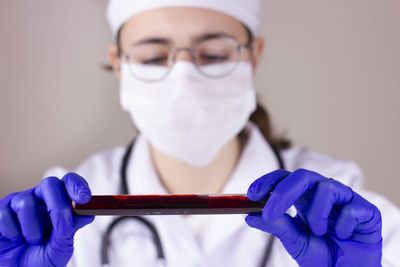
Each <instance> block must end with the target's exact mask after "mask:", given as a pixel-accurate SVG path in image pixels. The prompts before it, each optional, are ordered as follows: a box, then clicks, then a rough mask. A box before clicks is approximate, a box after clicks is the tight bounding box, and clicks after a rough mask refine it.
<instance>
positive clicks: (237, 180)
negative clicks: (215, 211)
mask: <svg viewBox="0 0 400 267" xmlns="http://www.w3.org/2000/svg"><path fill="white" fill-rule="evenodd" d="M246 130H247V131H248V133H249V138H248V141H247V143H246V145H245V147H244V149H243V152H242V154H241V157H240V160H239V162H238V165H237V166H236V168H235V170H234V172H233V173H232V175H231V177H230V179H229V181H228V182H227V183H226V185H225V186H224V188H223V190H222V192H221V193H227V194H229V193H246V191H247V188H248V187H249V186H250V184H251V183H252V182H253V181H254V180H255V179H257V178H258V177H260V176H262V175H264V174H266V173H269V172H271V171H273V170H276V169H278V168H279V165H278V162H277V159H276V157H275V155H274V153H273V151H272V149H271V147H270V145H269V144H268V142H266V141H265V139H264V137H263V136H262V133H261V132H260V130H259V129H258V128H257V126H256V125H255V124H254V123H252V122H248V124H247V125H246ZM124 153H125V147H117V148H113V149H111V150H108V151H105V152H101V153H98V154H95V155H93V156H91V157H90V158H88V159H87V160H86V161H84V162H83V163H82V164H81V165H80V166H79V167H78V168H77V169H76V170H74V171H75V172H77V173H79V174H80V175H81V176H83V177H84V178H85V179H87V181H88V183H89V185H90V188H91V190H92V193H93V194H96V195H100V194H118V193H119V190H120V175H119V171H120V165H121V159H122V157H123V155H124ZM282 157H283V159H284V162H285V165H286V168H287V169H288V170H295V169H298V168H305V169H309V170H313V171H316V172H319V173H320V174H322V175H324V176H326V177H332V178H335V179H336V180H339V181H340V182H342V183H344V184H346V185H349V186H351V187H352V188H353V190H354V191H356V192H358V193H359V194H361V195H362V196H364V197H365V198H366V199H368V200H369V201H370V202H372V203H374V204H375V205H376V206H377V207H378V208H379V209H380V211H381V213H382V217H383V260H382V263H383V266H386V267H390V266H400V265H399V257H398V253H399V252H400V250H399V249H400V211H399V209H398V208H397V207H396V206H394V205H393V204H392V203H390V202H389V201H388V200H387V199H385V198H384V197H382V196H379V195H377V194H375V193H372V192H369V191H366V190H364V189H363V188H362V187H361V183H362V173H361V171H360V169H359V167H358V166H357V165H356V164H354V163H353V162H349V161H343V160H340V159H337V158H334V157H330V156H326V155H322V154H319V153H316V152H313V151H310V150H308V149H306V148H303V147H294V148H291V149H288V150H286V151H283V152H282ZM66 172H67V171H66V170H65V169H63V168H61V167H55V168H52V169H50V170H49V171H47V172H46V174H45V177H47V176H49V175H55V176H58V177H60V178H61V177H62V176H63V175H64V174H65V173H66ZM127 174H128V188H129V193H130V194H164V193H167V192H166V190H165V188H164V187H163V185H162V184H161V183H160V181H159V179H158V176H157V173H156V171H155V169H154V166H153V165H152V161H151V157H150V151H149V147H148V143H147V140H146V139H145V138H144V136H142V135H141V134H139V135H138V137H137V139H136V143H135V146H134V149H133V151H132V156H131V158H130V162H129V164H128V169H127ZM244 217H245V216H244V215H213V216H206V217H204V215H198V216H195V217H192V218H190V219H189V220H187V218H183V216H176V215H175V216H147V219H149V220H150V221H152V222H153V223H154V224H155V226H156V228H157V230H158V232H159V234H160V237H161V241H162V244H163V247H164V251H165V254H166V262H167V266H169V267H171V266H172V267H179V266H184V267H198V266H201V267H206V266H207V267H212V266H230V267H234V266H237V267H239V266H240V267H243V266H246V267H253V266H254V267H258V266H259V265H260V261H261V257H262V255H264V251H265V247H266V242H267V240H268V237H269V234H267V233H264V232H262V231H259V230H257V229H253V228H250V227H248V226H247V225H246V223H245V221H244ZM196 218H197V219H196ZM111 220H112V217H107V216H98V217H96V219H95V221H94V222H93V223H92V224H90V225H88V226H86V227H85V228H83V229H81V230H79V231H78V232H77V233H76V235H75V246H74V247H75V249H74V254H73V257H72V259H71V261H70V263H69V266H75V267H87V266H100V265H101V258H100V255H101V254H100V243H101V238H102V236H103V233H104V231H105V230H106V228H107V226H108V225H109V223H110V221H111ZM196 220H198V223H197V224H200V225H201V227H197V228H198V229H199V228H201V229H200V230H198V231H196V233H195V232H193V230H192V229H195V228H196ZM111 242H112V245H111V246H110V248H109V250H108V252H109V255H110V261H111V266H118V267H123V266H138V267H140V266H155V264H154V261H155V259H156V254H155V248H154V244H153V242H152V240H151V238H150V235H149V232H148V231H147V229H146V228H144V227H143V226H142V225H141V224H139V223H137V222H135V221H132V222H130V221H128V222H123V223H121V225H120V226H118V227H117V228H116V229H115V230H114V231H113V234H112V241H111ZM267 266H282V267H283V266H284V267H290V266H297V264H296V262H295V261H294V260H293V259H292V258H291V256H290V255H289V254H288V253H287V252H286V250H285V248H284V247H283V246H282V244H281V242H280V241H279V240H275V242H274V244H273V248H272V254H271V258H270V260H269V262H268V264H267Z"/></svg>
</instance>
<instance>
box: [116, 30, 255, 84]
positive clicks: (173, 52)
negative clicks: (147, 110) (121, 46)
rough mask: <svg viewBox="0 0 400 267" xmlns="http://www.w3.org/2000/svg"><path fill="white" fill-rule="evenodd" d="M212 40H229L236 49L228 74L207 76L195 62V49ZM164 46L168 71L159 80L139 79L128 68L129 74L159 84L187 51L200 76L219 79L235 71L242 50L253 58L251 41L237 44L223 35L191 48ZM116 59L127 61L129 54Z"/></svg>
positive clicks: (200, 42) (234, 40)
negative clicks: (181, 53)
mask: <svg viewBox="0 0 400 267" xmlns="http://www.w3.org/2000/svg"><path fill="white" fill-rule="evenodd" d="M213 39H226V40H229V41H230V42H233V43H235V46H236V47H235V49H236V54H237V58H236V61H234V62H233V63H234V65H233V66H232V68H231V69H230V70H229V71H228V72H226V73H223V74H221V75H209V74H207V73H205V72H204V71H202V70H201V67H200V66H199V65H198V64H197V62H196V56H195V52H196V49H197V47H199V46H200V45H201V44H202V43H203V42H205V41H209V40H213ZM142 44H143V43H141V42H139V43H137V44H135V45H133V46H131V47H130V48H129V50H132V49H134V48H135V47H136V46H139V45H142ZM164 45H165V46H166V47H168V48H169V56H168V63H167V67H168V70H167V71H166V73H165V74H164V75H163V76H162V77H160V78H159V79H145V78H143V77H140V76H138V75H136V74H135V73H134V72H133V71H132V69H131V68H129V71H130V73H131V74H132V75H133V76H134V77H135V78H136V79H138V80H140V81H144V82H149V83H155V82H160V81H162V80H164V79H165V78H166V77H167V76H168V75H169V73H170V72H171V70H172V69H173V67H174V65H175V62H176V56H177V55H178V53H179V52H181V51H187V52H189V54H190V59H191V62H192V63H193V64H194V65H195V67H196V69H197V71H198V72H199V73H201V74H202V75H204V76H206V77H208V78H212V79H219V78H222V77H226V76H228V75H230V74H231V73H232V72H233V71H234V70H235V69H236V67H237V65H238V63H239V61H240V57H241V54H242V51H243V50H245V49H250V58H251V59H252V58H253V46H252V45H253V40H252V39H250V40H249V41H248V42H247V43H246V44H239V42H238V41H237V40H236V39H234V38H232V37H230V36H225V35H221V36H217V37H212V38H207V39H203V40H200V41H199V42H197V43H195V44H194V45H193V46H191V47H176V46H174V45H172V44H168V43H165V44H164ZM118 54H119V52H118ZM118 58H119V60H120V62H121V61H129V53H127V54H122V55H120V54H119V55H118Z"/></svg>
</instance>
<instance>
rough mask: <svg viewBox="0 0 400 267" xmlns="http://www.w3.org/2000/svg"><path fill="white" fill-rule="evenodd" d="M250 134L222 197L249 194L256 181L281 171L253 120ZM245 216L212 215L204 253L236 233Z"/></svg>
mask: <svg viewBox="0 0 400 267" xmlns="http://www.w3.org/2000/svg"><path fill="white" fill-rule="evenodd" d="M246 131H248V133H249V137H248V141H247V144H246V145H245V147H244V149H243V151H242V154H241V156H240V159H239V162H238V164H237V165H236V169H235V170H234V171H233V173H232V176H231V178H230V179H229V181H228V182H227V183H226V185H225V187H224V188H223V190H222V192H221V193H223V194H246V193H247V189H248V187H249V186H250V185H251V183H252V182H253V181H254V180H256V179H257V178H259V177H261V176H262V175H264V174H267V173H269V172H271V171H274V170H276V169H278V168H279V162H278V159H277V158H276V155H275V153H274V152H273V150H272V148H271V146H270V145H269V143H268V142H267V141H266V140H265V138H264V136H263V135H262V133H261V131H260V130H259V129H258V127H257V126H256V125H255V124H254V123H253V122H251V121H249V122H248V124H247V125H246ZM245 216H246V215H216V216H212V217H211V218H210V219H211V222H210V227H209V229H208V231H207V232H206V236H205V239H206V240H205V242H204V244H205V247H204V249H205V251H206V253H207V252H211V251H212V250H213V249H215V248H216V247H217V246H218V245H219V244H220V243H221V242H222V241H223V240H224V239H226V238H227V237H228V236H229V235H231V234H232V233H233V232H234V231H237V230H239V229H240V228H241V227H243V226H244V225H245V224H246V222H245V220H244V218H245Z"/></svg>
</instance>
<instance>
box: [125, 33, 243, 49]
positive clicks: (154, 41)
mask: <svg viewBox="0 0 400 267" xmlns="http://www.w3.org/2000/svg"><path fill="white" fill-rule="evenodd" d="M219 37H228V38H232V39H236V38H234V37H233V36H232V35H230V34H227V33H225V32H209V33H204V34H201V35H199V36H196V37H194V38H192V44H193V43H198V42H201V41H205V40H208V39H214V38H219ZM172 43H173V42H172V40H171V39H169V38H163V37H156V36H153V37H146V38H144V39H142V40H140V41H138V42H136V43H134V44H133V45H131V47H132V46H135V45H138V44H167V45H170V44H172Z"/></svg>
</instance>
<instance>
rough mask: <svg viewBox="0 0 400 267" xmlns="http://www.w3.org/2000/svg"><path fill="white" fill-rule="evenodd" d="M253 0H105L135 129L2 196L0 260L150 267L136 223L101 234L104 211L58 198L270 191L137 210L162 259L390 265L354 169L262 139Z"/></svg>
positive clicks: (147, 239)
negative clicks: (85, 212)
mask: <svg viewBox="0 0 400 267" xmlns="http://www.w3.org/2000/svg"><path fill="white" fill-rule="evenodd" d="M258 2H259V1H256V0H251V1H249V0H246V1H244V0H219V1H211V0H210V1H205V0H203V1H200V0H186V1H182V0H175V1H174V0H164V1H161V0H158V1H157V0H152V1H149V0H148V1H129V0H113V1H110V4H109V7H108V11H107V15H108V19H109V22H110V24H111V28H112V32H113V37H114V40H115V44H114V45H111V46H110V48H109V51H108V53H109V57H110V63H111V66H112V68H113V70H114V71H115V72H116V74H117V76H118V78H119V79H120V96H121V105H122V107H123V109H124V110H126V111H128V112H129V113H130V114H131V116H132V119H133V122H134V124H135V126H136V127H137V128H138V130H139V132H140V133H139V135H138V136H137V137H136V139H135V143H134V146H133V147H132V148H131V149H129V150H128V151H126V149H125V148H120V147H118V148H114V149H111V150H109V151H106V152H102V153H99V154H96V155H93V156H92V157H90V158H89V159H88V160H87V161H85V162H84V163H82V164H81V165H80V166H79V167H78V168H77V169H76V170H75V172H76V173H67V171H66V170H64V169H62V168H54V169H52V170H49V171H48V172H47V174H46V176H47V178H45V179H43V180H42V181H41V182H40V183H39V184H38V186H36V187H35V188H32V189H28V190H26V191H24V192H19V193H13V194H10V195H9V196H7V197H5V198H4V199H2V200H1V206H0V222H1V223H0V232H1V235H2V236H1V239H0V266H54V265H55V266H65V265H66V264H69V265H70V266H99V265H100V264H102V263H107V262H109V263H110V264H112V265H113V266H155V260H156V258H157V257H158V256H159V255H157V250H156V247H155V246H154V244H153V241H152V235H151V231H149V228H147V227H144V225H143V223H140V222H139V221H137V220H123V221H120V223H119V225H118V227H117V228H115V229H114V228H113V231H109V230H110V224H111V223H112V222H115V221H113V218H110V217H98V218H96V220H95V221H94V222H93V219H94V218H93V217H91V216H76V215H73V214H72V213H71V208H70V201H71V200H73V201H75V202H77V203H87V202H88V201H89V200H90V198H91V195H92V194H94V195H100V194H121V193H129V194H164V193H173V194H180V193H195V194H213V193H245V192H246V191H247V194H248V197H249V198H250V199H251V200H255V201H256V200H262V199H264V198H266V197H267V196H268V194H269V193H270V192H271V191H272V193H271V196H270V197H269V199H268V201H267V204H266V206H265V208H264V211H263V213H262V214H253V215H248V216H246V217H244V216H241V215H226V216H155V217H148V218H147V220H148V221H150V222H151V224H152V225H154V226H155V229H157V232H158V234H159V237H160V239H161V243H162V246H163V250H164V254H165V259H164V260H163V261H164V263H166V265H167V266H266V264H268V266H296V265H300V266H350V265H353V266H380V265H381V262H382V263H383V264H384V265H385V266H395V264H396V262H397V260H396V258H395V253H396V250H397V249H398V247H399V245H400V230H399V229H398V226H397V225H398V223H399V222H400V213H399V210H398V209H397V208H396V207H395V206H393V205H392V204H391V203H390V202H388V201H387V200H385V199H384V198H382V197H380V196H378V195H376V194H374V193H370V192H367V191H365V190H364V189H362V187H361V185H360V179H361V176H362V175H361V172H360V170H359V168H358V167H357V166H356V165H355V164H353V163H351V162H345V161H341V160H339V159H335V158H332V157H328V156H325V155H321V154H318V153H315V152H312V151H309V150H307V149H303V148H288V147H287V142H285V141H284V140H280V139H277V138H274V136H273V135H272V134H271V132H270V129H269V128H270V126H269V124H268V123H269V122H268V120H267V117H265V114H264V113H263V110H262V108H261V106H259V105H257V104H256V97H255V91H254V89H253V86H252V80H253V76H254V73H255V69H256V68H257V65H258V62H259V59H260V57H261V55H262V51H263V46H264V43H263V40H262V39H261V38H259V37H255V34H256V31H257V27H258V19H257V12H258V5H259V3H258ZM262 115H264V118H263V116H262ZM260 118H261V119H260ZM277 150H280V153H275V152H276V151H277ZM280 156H281V157H280ZM281 160H282V162H280V161H281ZM122 162H123V163H124V164H123V166H124V168H123V169H122V170H123V171H124V173H125V174H126V177H125V178H126V185H125V186H121V176H120V168H121V163H122ZM282 163H283V164H284V167H285V169H286V170H283V168H282V167H283V166H282ZM125 167H126V168H125ZM78 174H79V175H78ZM54 176H57V177H59V178H61V177H62V179H58V178H56V177H54ZM326 177H329V179H328V178H326ZM330 177H332V178H333V179H332V178H330ZM257 178H258V179H257ZM122 185H124V184H122ZM121 188H123V189H124V190H122V191H121ZM361 195H362V196H363V197H361ZM372 202H373V203H374V204H375V205H376V206H377V207H379V209H378V208H377V207H376V206H375V205H374V204H372ZM380 211H381V212H382V216H383V225H384V227H383V228H382V220H381V213H380ZM296 212H297V214H296ZM387 214H390V216H391V217H390V220H387V219H385V218H386V217H385V216H388V215H387ZM246 223H247V224H246ZM249 226H250V227H249ZM81 228H83V229H82V230H79V229H81ZM254 228H256V229H259V230H261V231H258V230H255V229H254ZM107 229H108V230H107ZM116 229H117V230H116ZM78 230H79V231H78ZM107 232H108V233H107ZM75 233H77V234H76V235H75ZM104 236H107V239H105V238H104ZM273 236H275V237H276V238H273ZM382 236H383V239H382ZM102 245H105V246H103V247H102ZM74 248H75V250H74ZM382 251H383V257H382Z"/></svg>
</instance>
